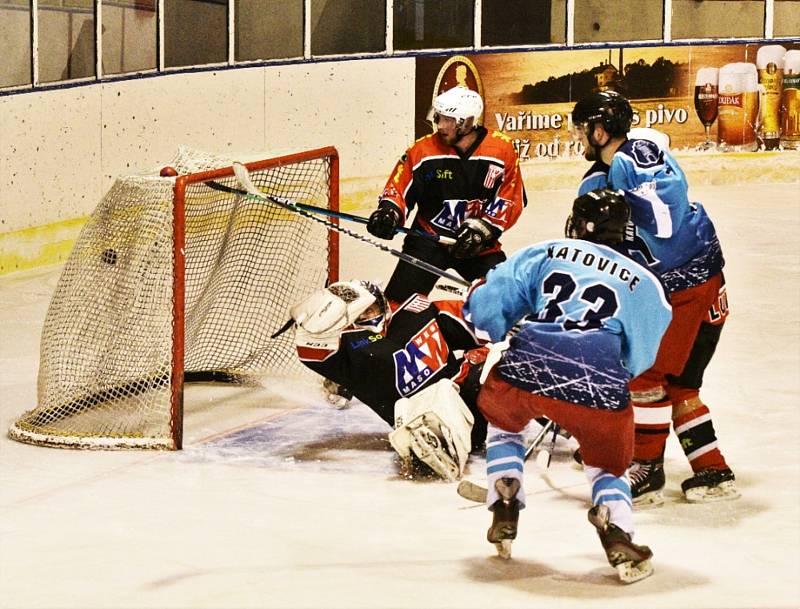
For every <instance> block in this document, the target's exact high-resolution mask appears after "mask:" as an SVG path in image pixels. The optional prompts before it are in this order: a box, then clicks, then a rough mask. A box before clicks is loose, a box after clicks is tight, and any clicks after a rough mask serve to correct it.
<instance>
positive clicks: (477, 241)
mask: <svg viewBox="0 0 800 609" xmlns="http://www.w3.org/2000/svg"><path fill="white" fill-rule="evenodd" d="M494 239H495V232H494V230H493V229H492V226H491V225H490V224H489V223H488V222H486V221H485V220H481V219H480V218H467V219H466V220H464V223H463V224H462V225H461V226H460V227H459V228H458V232H456V242H455V243H454V244H453V247H452V249H451V250H450V253H451V254H452V255H453V258H474V257H475V256H477V255H478V254H479V253H480V252H481V250H483V249H484V248H485V247H486V246H487V245H489V243H491V242H492V241H494Z"/></svg>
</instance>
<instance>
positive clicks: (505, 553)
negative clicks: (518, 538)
mask: <svg viewBox="0 0 800 609" xmlns="http://www.w3.org/2000/svg"><path fill="white" fill-rule="evenodd" d="M511 541H512V540H511V539H504V540H503V541H498V542H497V543H495V544H494V547H495V548H496V549H497V555H498V556H499V557H500V558H502V559H503V560H508V559H509V558H511Z"/></svg>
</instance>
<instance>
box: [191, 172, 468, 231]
mask: <svg viewBox="0 0 800 609" xmlns="http://www.w3.org/2000/svg"><path fill="white" fill-rule="evenodd" d="M206 184H207V185H208V187H209V188H213V189H214V190H219V191H221V192H229V193H231V194H237V195H249V194H252V193H249V192H247V191H246V190H242V189H241V188H232V187H231V186H226V185H225V184H220V183H219V182H214V181H213V180H212V181H210V182H206ZM259 194H260V195H264V196H272V195H266V194H265V193H264V192H261V191H259ZM275 198H276V199H279V200H281V201H284V202H285V203H290V204H291V205H294V206H295V207H297V208H298V209H302V210H303V211H310V212H312V213H315V214H320V215H322V216H328V217H330V218H339V219H340V220H349V221H351V222H357V223H358V224H368V223H369V218H364V217H363V216H357V215H355V214H348V213H346V212H343V211H333V210H331V209H325V208H324V207H317V206H316V205H308V204H306V203H298V202H296V201H290V200H289V199H283V198H281V197H275ZM394 232H396V233H401V234H403V235H414V236H416V237H423V238H425V239H431V240H432V241H438V242H439V243H442V244H444V245H453V244H454V243H455V242H456V240H455V239H453V238H452V237H445V236H443V235H432V234H431V233H423V232H422V231H418V230H415V229H413V228H406V227H404V226H398V227H397V228H395V229H394Z"/></svg>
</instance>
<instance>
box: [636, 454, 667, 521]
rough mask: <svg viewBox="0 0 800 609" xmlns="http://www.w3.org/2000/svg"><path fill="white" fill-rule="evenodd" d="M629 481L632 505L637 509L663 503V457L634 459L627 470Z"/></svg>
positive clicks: (664, 481)
mask: <svg viewBox="0 0 800 609" xmlns="http://www.w3.org/2000/svg"><path fill="white" fill-rule="evenodd" d="M628 477H629V478H630V481H631V496H632V497H633V505H634V507H637V508H639V509H648V508H653V507H658V506H660V505H663V504H664V484H665V483H666V480H665V478H664V459H663V457H662V458H660V459H653V460H652V461H634V462H633V463H632V464H631V468H630V470H628Z"/></svg>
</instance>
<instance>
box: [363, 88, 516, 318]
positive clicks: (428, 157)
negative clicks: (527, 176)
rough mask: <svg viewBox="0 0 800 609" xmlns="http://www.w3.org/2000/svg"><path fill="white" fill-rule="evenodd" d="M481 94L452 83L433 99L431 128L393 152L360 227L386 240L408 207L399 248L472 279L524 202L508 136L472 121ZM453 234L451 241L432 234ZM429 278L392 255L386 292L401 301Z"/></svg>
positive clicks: (427, 287) (423, 290) (497, 252)
mask: <svg viewBox="0 0 800 609" xmlns="http://www.w3.org/2000/svg"><path fill="white" fill-rule="evenodd" d="M482 113H483V100H482V99H481V96H480V95H479V94H478V93H476V92H475V91H472V90H470V89H467V88H465V87H454V88H452V89H449V90H447V91H445V92H444V93H442V94H440V95H439V96H438V97H436V99H435V100H434V102H433V108H432V117H431V119H432V124H433V126H434V129H435V132H434V133H432V134H431V135H428V136H426V137H423V138H421V139H419V140H417V141H416V142H415V143H414V145H413V146H411V148H409V149H408V150H407V151H406V152H405V154H403V156H402V157H401V158H400V160H399V161H398V163H397V165H395V168H394V171H392V175H391V176H390V178H389V180H388V182H387V183H386V187H385V188H384V189H383V193H382V194H381V196H380V202H379V204H378V208H377V209H376V210H375V211H374V212H372V215H371V216H370V218H369V224H368V225H367V230H369V232H370V233H372V234H373V235H375V236H376V237H380V238H381V239H391V238H392V237H393V236H394V234H395V230H396V229H397V228H398V227H399V226H402V225H404V224H405V222H406V220H407V218H408V215H409V214H410V212H411V211H412V210H413V209H414V208H415V207H416V208H417V213H416V215H415V217H414V220H413V222H412V225H411V226H412V228H413V229H416V231H419V232H423V233H427V234H429V235H430V236H431V238H426V237H423V236H419V235H414V234H409V235H407V236H406V238H405V240H404V242H403V251H404V252H406V253H408V254H410V255H412V256H414V257H416V258H419V259H421V260H424V261H425V262H428V263H430V264H433V265H435V266H437V267H439V268H442V269H445V268H452V269H454V270H456V271H457V272H458V273H460V274H461V276H462V277H464V278H465V279H467V280H469V281H472V280H473V279H478V278H480V277H483V276H485V275H486V273H487V271H489V269H491V268H492V267H494V266H495V265H496V264H498V263H500V262H502V261H503V260H505V259H506V256H505V254H504V253H503V250H502V247H501V244H500V242H499V238H500V236H501V235H502V234H503V232H505V231H506V230H508V229H509V228H511V227H512V226H513V225H514V223H515V222H516V221H517V219H518V218H519V215H520V213H521V212H522V208H523V207H524V206H525V205H526V203H527V201H526V197H525V188H524V186H523V183H522V175H521V173H520V169H519V157H518V156H517V152H516V150H514V146H513V145H512V144H511V141H510V140H509V139H508V137H506V136H505V135H504V134H503V133H501V132H499V131H493V130H491V129H486V128H485V127H482V126H479V125H478V124H477V121H478V119H479V117H480V116H481V114H482ZM439 236H444V237H451V238H455V243H454V244H453V245H443V244H442V243H440V242H437V237H439ZM436 279H437V277H436V276H435V275H432V274H431V273H429V272H428V271H425V270H423V269H420V268H417V267H414V266H412V265H410V264H408V263H407V262H405V261H402V260H401V261H400V262H399V263H398V264H397V267H396V268H395V271H394V274H393V275H392V277H391V279H390V280H389V283H388V284H387V286H386V290H385V293H386V296H387V298H389V299H390V300H393V301H395V302H403V301H405V300H406V299H407V298H409V297H410V296H411V295H413V294H417V293H419V294H428V293H429V292H430V291H431V289H433V286H434V285H435V283H436Z"/></svg>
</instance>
